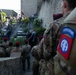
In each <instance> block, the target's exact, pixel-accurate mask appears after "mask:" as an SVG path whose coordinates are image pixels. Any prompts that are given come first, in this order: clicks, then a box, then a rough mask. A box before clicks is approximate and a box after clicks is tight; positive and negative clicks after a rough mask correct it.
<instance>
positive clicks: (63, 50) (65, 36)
mask: <svg viewBox="0 0 76 75" xmlns="http://www.w3.org/2000/svg"><path fill="white" fill-rule="evenodd" d="M74 38H75V31H74V30H73V29H71V28H70V27H63V29H62V33H61V36H60V41H59V46H58V52H59V53H60V54H61V55H62V56H63V57H64V58H65V59H67V60H68V58H69V55H70V51H71V48H72V43H73V39H74Z"/></svg>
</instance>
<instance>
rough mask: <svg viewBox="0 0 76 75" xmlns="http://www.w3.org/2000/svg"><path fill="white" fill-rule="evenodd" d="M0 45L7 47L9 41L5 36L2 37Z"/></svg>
mask: <svg viewBox="0 0 76 75" xmlns="http://www.w3.org/2000/svg"><path fill="white" fill-rule="evenodd" d="M2 46H3V47H4V48H5V49H6V48H8V47H9V41H8V38H7V37H4V42H3V43H2Z"/></svg>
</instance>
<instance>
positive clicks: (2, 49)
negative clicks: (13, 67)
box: [0, 47, 5, 57]
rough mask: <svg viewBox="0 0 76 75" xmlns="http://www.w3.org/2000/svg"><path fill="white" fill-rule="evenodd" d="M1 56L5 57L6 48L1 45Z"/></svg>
mask: <svg viewBox="0 0 76 75" xmlns="http://www.w3.org/2000/svg"><path fill="white" fill-rule="evenodd" d="M0 57H5V52H4V48H2V47H0Z"/></svg>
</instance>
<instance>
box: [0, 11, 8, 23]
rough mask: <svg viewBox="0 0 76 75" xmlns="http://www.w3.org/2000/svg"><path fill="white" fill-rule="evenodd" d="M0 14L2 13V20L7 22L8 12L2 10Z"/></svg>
mask: <svg viewBox="0 0 76 75" xmlns="http://www.w3.org/2000/svg"><path fill="white" fill-rule="evenodd" d="M0 14H1V18H2V22H6V17H7V15H6V13H5V12H3V11H2V12H0Z"/></svg>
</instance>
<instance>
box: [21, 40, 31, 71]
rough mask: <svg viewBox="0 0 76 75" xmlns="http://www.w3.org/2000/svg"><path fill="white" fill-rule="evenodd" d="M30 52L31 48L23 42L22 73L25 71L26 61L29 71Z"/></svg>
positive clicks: (26, 42)
mask: <svg viewBox="0 0 76 75" xmlns="http://www.w3.org/2000/svg"><path fill="white" fill-rule="evenodd" d="M30 51H31V46H30V45H29V44H28V41H27V40H25V45H24V46H22V63H23V70H24V71H25V61H26V60H27V67H28V70H29V69H30Z"/></svg>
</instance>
